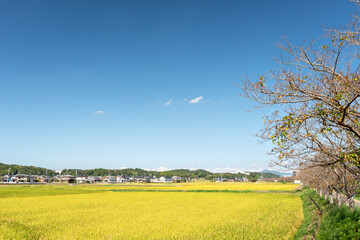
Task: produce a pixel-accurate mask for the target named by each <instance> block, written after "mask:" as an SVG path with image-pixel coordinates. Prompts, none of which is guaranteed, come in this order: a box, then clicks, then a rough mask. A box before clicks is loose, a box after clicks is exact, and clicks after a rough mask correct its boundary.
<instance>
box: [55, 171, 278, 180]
mask: <svg viewBox="0 0 360 240" xmlns="http://www.w3.org/2000/svg"><path fill="white" fill-rule="evenodd" d="M61 174H64V175H65V174H69V175H74V176H75V175H78V176H108V175H111V176H124V177H154V176H155V177H172V176H178V177H182V178H190V179H191V178H203V179H205V180H213V179H215V178H220V177H222V178H224V179H225V178H226V179H229V178H242V177H246V178H248V179H249V180H250V181H257V180H258V179H259V178H260V177H261V176H262V174H263V176H264V178H278V177H279V176H278V175H276V174H273V173H259V172H250V173H249V175H247V174H243V173H222V174H220V173H212V172H209V171H207V170H203V169H197V170H189V169H174V170H169V171H147V170H144V169H140V168H126V169H105V168H95V169H86V170H82V169H64V170H62V172H61Z"/></svg>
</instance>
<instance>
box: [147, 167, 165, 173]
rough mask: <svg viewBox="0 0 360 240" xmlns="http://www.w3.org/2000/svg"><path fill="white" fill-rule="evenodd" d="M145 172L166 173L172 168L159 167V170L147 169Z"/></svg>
mask: <svg viewBox="0 0 360 240" xmlns="http://www.w3.org/2000/svg"><path fill="white" fill-rule="evenodd" d="M145 170H147V171H157V172H164V171H169V170H171V168H167V167H159V168H152V169H145Z"/></svg>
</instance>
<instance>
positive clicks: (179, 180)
mask: <svg viewBox="0 0 360 240" xmlns="http://www.w3.org/2000/svg"><path fill="white" fill-rule="evenodd" d="M171 179H172V181H173V182H175V183H178V182H181V177H178V176H172V177H171Z"/></svg>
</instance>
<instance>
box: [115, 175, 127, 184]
mask: <svg viewBox="0 0 360 240" xmlns="http://www.w3.org/2000/svg"><path fill="white" fill-rule="evenodd" d="M115 181H116V182H117V183H127V182H128V179H127V178H125V177H123V176H117V177H116V178H115Z"/></svg>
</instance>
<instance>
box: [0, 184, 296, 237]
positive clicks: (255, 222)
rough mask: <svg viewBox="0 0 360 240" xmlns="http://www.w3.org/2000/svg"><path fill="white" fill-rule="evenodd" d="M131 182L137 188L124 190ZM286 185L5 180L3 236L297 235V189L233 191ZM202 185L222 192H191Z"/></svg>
mask: <svg viewBox="0 0 360 240" xmlns="http://www.w3.org/2000/svg"><path fill="white" fill-rule="evenodd" d="M123 185H125V186H126V187H130V188H132V189H134V191H130V192H126V191H117V190H118V189H122V188H123V187H124V186H123ZM261 186H262V187H261ZM280 186H283V187H285V190H289V189H291V188H290V187H292V189H293V188H294V187H296V185H295V186H294V185H290V184H289V185H287V184H260V183H259V184H256V183H244V184H238V183H234V184H230V183H226V184H224V183H211V184H206V183H191V184H149V185H146V184H122V185H120V184H114V185H111V184H109V185H76V186H75V185H65V184H64V185H46V186H1V187H0V239H291V238H292V237H293V235H294V234H295V232H296V231H297V228H298V227H299V225H300V224H301V222H302V220H303V214H302V203H301V200H300V198H299V197H298V196H297V195H295V194H292V193H288V192H285V193H269V192H267V193H262V192H236V191H227V190H238V191H242V190H264V191H265V190H274V189H275V190H279V187H280ZM200 187H201V188H200ZM145 188H153V189H154V190H156V191H144V190H143V189H145ZM114 189H115V190H114ZM136 189H138V190H139V191H138V192H136V191H135V190H136ZM158 189H165V191H161V190H158ZM167 189H174V190H182V191H180V192H176V191H174V192H172V191H168V190H167ZM184 189H185V190H184ZM194 189H197V190H198V189H203V190H220V192H211V191H210V192H191V191H192V190H194ZM186 190H189V191H190V192H187V191H186ZM222 190H226V191H222Z"/></svg>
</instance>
